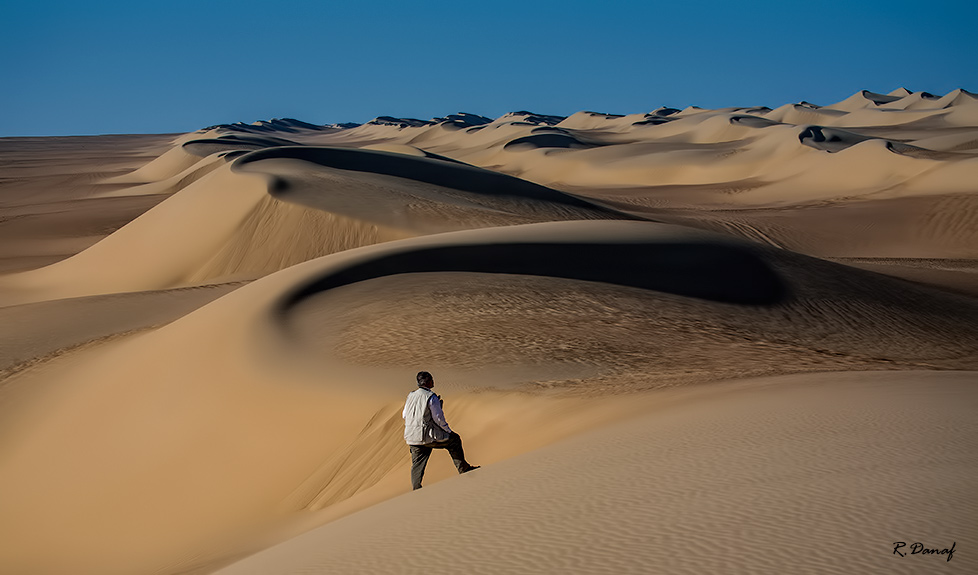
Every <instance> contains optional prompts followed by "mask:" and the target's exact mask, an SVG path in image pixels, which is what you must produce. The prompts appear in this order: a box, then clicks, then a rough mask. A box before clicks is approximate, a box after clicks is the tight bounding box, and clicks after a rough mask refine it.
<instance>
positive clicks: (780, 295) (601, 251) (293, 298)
mask: <svg viewBox="0 0 978 575" xmlns="http://www.w3.org/2000/svg"><path fill="white" fill-rule="evenodd" d="M423 272H475V273H494V274H520V275H533V276H549V277H558V278H566V279H574V280H583V281H591V282H603V283H610V284H616V285H622V286H628V287H636V288H642V289H648V290H655V291H660V292H665V293H670V294H675V295H680V296H686V297H693V298H700V299H705V300H710V301H716V302H722V303H733V304H746V305H773V304H776V303H778V302H780V301H782V300H783V299H784V298H785V297H786V296H787V287H786V286H785V284H784V282H783V281H782V280H781V279H780V277H779V276H778V275H777V274H776V273H775V272H774V271H773V270H772V269H771V267H770V266H769V265H768V264H767V263H766V262H765V261H764V260H763V259H762V258H761V257H760V256H758V255H757V254H755V253H754V252H753V251H752V250H749V249H745V248H744V247H741V246H738V245H736V244H725V243H720V242H717V243H710V242H688V243H557V242H555V243H493V244H486V245H459V246H437V247H427V248H419V249H416V250H413V251H407V252H399V253H395V254H387V255H384V256H380V257H378V258H376V259H373V260H370V261H364V262H358V263H355V264H351V265H350V266H348V267H346V268H343V269H338V270H333V271H331V272H330V273H329V274H328V275H325V276H320V277H317V278H315V279H312V280H310V281H308V282H306V283H305V284H303V285H300V286H298V287H297V288H295V289H294V290H293V291H292V292H290V293H289V294H287V295H286V296H285V297H284V298H283V299H282V300H281V303H280V307H279V311H280V312H282V313H287V312H288V310H289V309H290V308H292V307H293V306H295V305H296V304H298V303H299V302H301V301H303V300H305V299H306V298H308V297H310V296H313V295H315V294H317V293H320V292H323V291H326V290H330V289H333V288H337V287H340V286H345V285H350V284H353V283H357V282H361V281H365V280H369V279H374V278H378V277H385V276H392V275H398V274H409V273H423Z"/></svg>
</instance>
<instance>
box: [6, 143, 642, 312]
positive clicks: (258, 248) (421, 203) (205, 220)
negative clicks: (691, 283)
mask: <svg viewBox="0 0 978 575" xmlns="http://www.w3.org/2000/svg"><path fill="white" fill-rule="evenodd" d="M215 141H216V140H215ZM192 144H194V141H190V142H187V143H185V144H184V146H183V147H187V146H190V145H192ZM221 145H224V144H223V143H222V144H221ZM227 145H228V146H230V148H228V149H227V150H224V151H222V152H217V153H216V154H212V155H209V156H206V157H204V158H203V159H201V158H197V157H196V156H195V158H196V161H195V162H194V163H193V164H191V165H190V166H189V167H184V164H183V163H180V162H182V161H183V160H180V159H179V158H178V160H179V161H178V162H177V164H178V165H177V166H176V167H174V166H172V165H170V164H172V163H173V162H172V161H171V160H169V159H166V158H165V156H167V155H168V154H171V153H174V152H176V151H177V150H176V149H175V150H171V152H167V154H164V157H161V158H159V159H158V160H157V161H156V162H153V163H161V164H165V165H163V166H162V167H154V168H153V169H152V170H149V172H150V175H155V176H158V177H161V178H164V179H162V180H160V181H158V182H156V183H148V184H143V185H141V186H137V187H136V188H129V189H128V191H127V190H122V191H117V192H113V193H114V194H122V195H125V194H132V193H136V194H138V193H143V192H144V191H146V190H145V189H144V188H147V187H149V188H151V189H150V190H149V191H150V192H152V193H156V192H159V191H160V190H163V189H171V190H172V189H179V191H178V192H177V193H175V194H174V195H172V196H171V197H169V198H167V199H166V200H164V201H163V202H162V203H160V204H159V205H157V206H156V207H154V208H153V209H151V210H150V211H148V212H146V213H145V214H143V215H142V216H140V217H138V218H136V219H135V220H134V221H132V222H130V223H129V224H128V225H126V226H124V227H123V228H121V229H119V230H118V231H116V232H115V233H113V234H112V235H110V236H109V237H107V238H105V239H104V240H102V241H101V242H99V243H97V244H96V245H94V246H92V247H91V248H89V249H87V250H85V251H83V252H81V253H79V254H77V255H75V256H73V257H71V258H69V259H67V260H64V261H61V262H58V263H56V264H53V265H51V266H48V267H45V268H42V269H39V270H33V271H30V272H26V273H22V274H15V275H11V276H6V277H2V278H0V305H16V304H23V303H30V302H36V301H43V300H50V299H59V298H67V297H79V296H89V295H97V294H105V293H118V292H133V291H144V290H159V289H168V288H174V287H182V286H187V285H195V284H200V283H205V282H213V281H236V280H241V279H253V278H255V277H260V276H263V275H267V274H269V273H272V272H274V271H278V270H280V269H284V268H286V267H289V266H291V265H294V264H297V263H299V262H303V261H307V260H310V259H313V258H316V257H320V256H324V255H328V254H331V253H336V252H339V251H343V250H346V249H351V248H356V247H360V246H363V245H369V244H374V243H380V242H385V241H390V240H395V239H402V238H406V237H412V236H418V235H424V234H428V233H434V232H441V231H449V230H458V229H466V228H473V227H474V228H479V227H487V226H495V225H507V224H519V223H527V222H540V221H551V220H568V219H595V218H596V219H615V218H622V219H634V218H633V217H632V216H629V215H626V214H623V213H621V212H616V211H614V210H611V209H608V208H604V207H602V206H599V205H596V204H592V203H589V202H587V201H584V200H580V199H578V198H575V197H573V196H571V195H569V194H565V193H563V192H558V191H556V190H551V189H548V188H545V187H543V186H539V185H536V184H532V183H529V182H525V181H522V180H519V179H518V178H513V177H511V176H505V175H502V174H497V173H494V172H489V171H487V170H483V169H480V168H474V167H471V166H466V165H463V164H459V163H457V162H454V161H442V160H439V159H437V158H428V157H411V156H406V155H403V154H396V153H390V152H380V151H370V150H342V149H329V148H314V147H275V148H268V149H263V150H258V151H254V152H251V153H245V154H244V155H242V156H240V157H237V158H236V159H233V160H232V162H231V163H229V164H227V163H222V162H223V160H222V159H221V158H220V157H218V155H219V154H222V153H227V152H228V150H231V149H232V148H233V147H234V146H235V145H237V144H236V141H228V143H227ZM181 150H182V148H181ZM180 153H181V154H184V155H187V153H186V152H183V151H180ZM174 161H176V160H174ZM151 164H152V163H151ZM150 167H151V166H149V165H148V166H147V167H146V168H147V169H148V168H150ZM178 169H179V170H182V171H178V172H177V173H176V174H173V173H171V172H173V171H176V170H178ZM157 172H159V173H157ZM131 176H132V177H133V178H136V174H132V175H131ZM136 179H141V178H136Z"/></svg>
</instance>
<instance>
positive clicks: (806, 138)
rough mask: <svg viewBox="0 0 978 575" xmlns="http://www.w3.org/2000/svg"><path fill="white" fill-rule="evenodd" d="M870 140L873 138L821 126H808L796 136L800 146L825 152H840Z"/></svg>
mask: <svg viewBox="0 0 978 575" xmlns="http://www.w3.org/2000/svg"><path fill="white" fill-rule="evenodd" d="M872 139H874V138H872V137H870V136H864V135H862V134H857V133H855V132H850V131H848V130H840V129H838V128H826V127H823V126H808V127H807V128H805V129H804V130H802V131H801V133H800V134H798V140H799V141H801V143H802V144H804V145H806V146H808V147H810V148H815V149H816V150H822V151H825V152H840V151H842V150H845V149H846V148H849V147H852V146H855V145H856V144H858V143H860V142H865V141H866V140H872Z"/></svg>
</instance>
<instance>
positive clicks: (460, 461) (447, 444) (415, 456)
mask: <svg viewBox="0 0 978 575" xmlns="http://www.w3.org/2000/svg"><path fill="white" fill-rule="evenodd" d="M409 447H410V448H411V485H412V486H413V487H414V488H415V489H421V479H422V478H424V468H425V467H427V465H428V458H429V457H431V450H432V449H447V450H448V454H449V455H451V456H452V461H453V462H455V469H458V472H459V473H465V472H466V471H468V470H469V467H471V466H470V465H469V464H468V463H467V462H466V461H465V452H464V451H462V438H461V437H459V435H458V434H457V433H452V434H451V435H449V436H448V439H446V440H445V441H439V442H437V443H428V444H426V445H411V446H409Z"/></svg>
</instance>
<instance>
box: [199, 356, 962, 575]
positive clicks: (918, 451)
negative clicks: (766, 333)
mask: <svg viewBox="0 0 978 575" xmlns="http://www.w3.org/2000/svg"><path fill="white" fill-rule="evenodd" d="M976 377H978V373H976V372H968V373H926V374H924V373H901V374H892V373H863V374H820V375H805V376H791V377H782V378H777V379H775V380H759V381H754V382H751V383H749V384H747V383H741V384H739V385H738V386H737V387H735V388H734V389H733V390H732V391H730V390H727V391H721V389H719V388H718V389H716V390H715V392H714V393H713V394H711V395H708V396H705V397H703V398H701V399H699V400H697V401H692V402H688V403H685V404H679V405H673V406H671V407H670V409H669V411H668V412H665V413H661V412H660V413H654V414H650V415H646V416H644V417H639V418H636V419H634V420H632V421H628V422H625V423H622V424H620V425H613V426H607V427H605V428H603V429H601V430H598V431H593V432H590V433H588V434H586V435H581V436H577V437H574V438H573V439H570V440H566V441H562V442H560V443H559V444H554V445H551V446H549V447H546V448H543V449H540V450H537V451H534V452H532V453H529V454H526V455H523V456H520V457H516V458H513V459H510V460H508V461H504V462H500V463H498V464H495V465H493V466H491V467H486V468H483V469H482V470H479V471H478V472H476V473H472V474H468V475H465V476H461V477H457V478H453V479H451V480H448V481H444V482H441V483H439V484H437V485H434V486H431V487H430V488H429V487H426V488H425V489H423V490H421V491H419V492H415V493H409V494H405V495H404V496H401V497H398V498H396V499H393V500H390V501H387V502H385V503H382V504H379V505H376V506H374V507H371V508H369V509H366V510H364V511H361V512H359V513H356V514H354V515H352V516H349V517H346V518H343V519H340V520H338V521H335V522H333V523H330V524H328V525H325V526H323V527H320V528H318V529H315V530H313V531H311V532H309V533H306V534H304V535H301V536H298V537H295V538H294V539H292V540H290V541H288V542H286V543H283V544H281V545H278V546H276V547H273V548H271V549H268V550H267V551H263V552H261V553H258V554H257V555H255V556H253V557H249V558H247V559H244V560H242V561H240V562H239V563H237V564H235V565H232V566H230V567H227V568H225V569H222V570H220V571H218V573H220V574H221V575H246V574H256V575H257V574H261V575H270V574H276V573H283V574H284V573H296V572H300V571H301V572H302V573H336V572H344V573H361V572H362V573H366V572H371V573H393V572H397V573H456V572H458V569H459V568H460V565H464V570H465V571H466V572H468V573H487V574H488V573H517V572H528V571H532V572H548V573H549V572H564V571H567V570H572V571H580V572H588V573H628V572H668V573H705V572H717V573H719V572H728V571H731V570H732V569H736V570H742V571H745V572H751V573H784V570H785V569H786V568H787V569H789V570H790V571H792V572H794V573H828V572H833V573H834V572H852V571H858V572H862V573H881V572H887V573H916V572H920V571H927V572H930V573H943V572H948V573H951V572H953V573H964V572H970V571H974V570H975V569H976V568H978V559H976V558H975V556H974V554H968V553H967V551H966V549H965V546H964V545H963V543H964V542H967V541H971V540H974V538H975V537H976V536H978V529H976V526H975V524H974V521H973V520H972V519H973V517H974V516H975V513H978V500H976V498H975V497H974V493H975V490H976V488H978V483H976V481H975V478H974V475H973V473H972V471H973V470H974V469H975V467H976V466H978V444H976V443H975V440H974V438H975V437H978V433H976V432H978V427H976V423H975V421H974V418H973V417H972V415H973V414H972V413H971V410H970V407H968V406H969V405H971V404H973V402H974V401H975V400H976V398H978V395H976V394H978V390H976V388H975V386H974V385H973V384H974V382H975V378H976ZM948 429H954V430H955V433H954V434H953V435H951V436H949V435H948V431H947V430H948ZM925 493H926V494H927V496H926V497H922V494H925ZM419 518H424V520H423V524H424V527H423V528H422V530H423V533H421V532H419V527H418V522H419ZM419 541H426V542H438V551H437V552H433V551H432V546H431V544H430V543H429V544H419ZM894 541H906V542H907V545H909V544H910V543H912V542H914V541H922V542H925V543H926V545H927V546H928V547H936V548H948V547H950V546H951V545H952V542H955V541H956V542H957V546H956V547H957V551H956V553H955V554H954V555H953V556H952V557H953V558H952V560H951V561H950V562H948V561H947V560H946V559H947V556H946V555H944V556H920V555H918V556H908V557H904V558H902V559H901V558H899V557H896V556H894V555H893V553H892V548H893V542H894Z"/></svg>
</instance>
